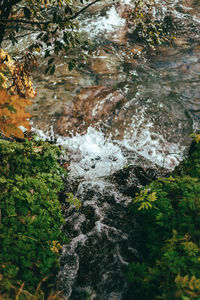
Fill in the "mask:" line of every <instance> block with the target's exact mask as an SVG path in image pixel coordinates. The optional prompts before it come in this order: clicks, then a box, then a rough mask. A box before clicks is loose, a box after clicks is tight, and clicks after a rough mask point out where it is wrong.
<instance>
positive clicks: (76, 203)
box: [66, 193, 82, 210]
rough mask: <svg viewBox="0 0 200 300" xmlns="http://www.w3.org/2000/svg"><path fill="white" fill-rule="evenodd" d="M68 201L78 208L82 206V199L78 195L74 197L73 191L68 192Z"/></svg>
mask: <svg viewBox="0 0 200 300" xmlns="http://www.w3.org/2000/svg"><path fill="white" fill-rule="evenodd" d="M66 201H67V202H68V203H69V204H70V205H73V206H74V207H75V208H76V209H77V210H79V208H81V206H82V203H81V201H80V200H79V199H78V198H77V197H74V195H73V194H72V193H67V199H66Z"/></svg>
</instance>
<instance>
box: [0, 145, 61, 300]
mask: <svg viewBox="0 0 200 300" xmlns="http://www.w3.org/2000/svg"><path fill="white" fill-rule="evenodd" d="M59 155H60V150H59V149H58V148H57V147H55V146H52V145H49V144H48V143H46V142H31V141H27V140H26V141H25V142H24V143H16V142H9V141H4V140H0V191H1V193H0V212H1V217H0V299H15V297H16V299H44V297H45V296H44V295H45V293H46V292H47V291H49V289H50V288H52V286H51V284H52V280H54V281H55V278H53V279H52V277H53V276H52V275H55V273H56V271H57V270H58V267H59V265H58V256H59V252H60V250H61V248H62V246H61V244H62V243H63V242H66V238H64V237H63V234H62V232H61V229H60V227H61V225H62V224H63V223H64V220H63V217H62V214H61V207H60V203H59V200H58V194H59V192H60V191H61V189H62V188H63V180H62V174H63V172H64V171H63V169H62V168H61V167H60V165H59V163H58V162H57V159H58V156H59ZM54 277H55V276H54ZM41 284H42V289H43V291H42V289H41ZM50 286H51V287H50ZM34 294H35V295H36V296H33V295H34ZM31 295H32V296H31ZM45 299H47V298H45Z"/></svg>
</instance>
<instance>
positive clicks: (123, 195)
mask: <svg viewBox="0 0 200 300" xmlns="http://www.w3.org/2000/svg"><path fill="white" fill-rule="evenodd" d="M155 3H156V5H155V8H154V10H153V12H152V14H153V15H154V16H157V18H159V19H160V20H164V19H165V20H168V23H169V20H171V19H172V20H173V22H174V23H175V24H176V28H175V29H174V30H175V31H176V35H177V38H176V40H175V41H174V44H173V46H172V47H171V46H164V47H159V48H157V50H155V51H151V50H148V49H147V47H146V46H145V45H144V44H142V43H141V42H138V41H137V40H135V38H134V33H133V30H132V25H131V23H130V22H128V21H127V20H128V17H129V16H130V11H131V9H132V8H133V7H134V2H133V3H132V1H131V0H130V1H128V0H126V1H125V0H124V1H118V2H112V3H111V2H110V1H104V2H103V3H98V4H96V5H95V6H94V7H91V8H90V11H89V12H88V13H85V14H84V16H82V17H81V19H80V24H81V26H80V27H81V35H82V37H85V36H86V37H89V38H91V40H92V41H93V48H92V49H91V50H90V53H86V55H88V61H87V62H86V63H84V62H83V63H81V65H80V68H79V69H77V70H74V71H72V72H69V71H68V68H67V59H68V58H65V57H63V58H62V59H59V61H58V67H57V70H56V73H55V75H54V76H52V77H48V76H44V75H43V74H42V71H43V69H44V66H43V65H42V67H41V70H40V69H38V70H37V73H36V74H35V75H34V82H35V83H36V86H37V89H38V96H37V99H36V101H35V103H34V104H33V105H32V107H31V113H32V115H33V119H32V122H33V127H34V128H35V132H36V133H38V134H39V135H41V136H42V137H44V138H45V137H47V138H48V136H50V138H51V139H53V140H56V142H57V144H59V145H62V146H64V147H65V148H66V149H67V151H68V154H67V157H65V156H64V157H63V159H64V161H65V167H66V168H67V170H68V173H69V176H68V178H67V179H66V192H72V193H73V194H74V195H75V197H78V198H79V200H80V201H81V203H82V206H81V208H80V209H76V208H75V207H74V206H70V205H69V204H68V203H67V201H66V198H67V196H66V195H65V194H63V213H64V216H65V218H66V225H65V227H64V228H63V230H64V232H65V233H66V235H67V236H68V237H69V238H70V243H69V244H68V245H65V246H64V248H63V253H62V257H61V261H60V262H61V270H60V273H59V274H58V279H59V281H60V287H61V288H62V289H63V291H64V293H65V295H66V299H71V300H76V299H77V300H81V299H99V300H115V299H116V300H120V299H123V300H128V299H131V300H134V299H135V298H134V292H131V293H130V292H128V289H129V287H128V283H127V281H126V277H125V273H126V271H127V266H128V264H129V263H130V262H131V261H133V260H137V259H138V257H140V253H138V251H137V249H138V246H139V241H140V240H141V239H142V237H141V236H140V226H141V224H140V225H139V224H136V222H135V220H134V218H133V217H132V216H131V215H130V214H129V210H128V205H129V203H130V202H131V200H132V197H133V196H134V194H135V193H136V192H137V191H138V189H139V188H140V187H142V186H144V185H146V184H148V183H149V182H150V181H151V180H153V179H154V178H156V177H157V176H162V175H164V174H166V173H167V172H169V170H172V169H173V168H174V167H175V166H176V165H177V164H178V163H179V162H180V161H181V160H182V159H183V158H184V155H186V154H187V150H188V147H189V144H190V142H191V139H190V138H189V135H190V134H191V133H192V132H194V131H197V130H199V127H200V89H199V83H200V79H199V74H200V44H199V40H200V39H199V37H200V34H199V33H200V8H199V6H200V5H199V4H198V0H197V1H195V0H194V1H187V0H183V1H181V0H176V1H158V0H157V1H155ZM25 42H26V43H27V41H25Z"/></svg>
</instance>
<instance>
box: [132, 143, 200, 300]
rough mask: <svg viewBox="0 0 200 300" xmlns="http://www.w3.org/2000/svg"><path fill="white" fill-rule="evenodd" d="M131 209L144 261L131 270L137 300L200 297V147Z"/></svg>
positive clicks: (161, 179) (195, 146) (198, 145)
mask: <svg viewBox="0 0 200 300" xmlns="http://www.w3.org/2000/svg"><path fill="white" fill-rule="evenodd" d="M147 195H148V196H147ZM151 195H154V197H151ZM152 199H153V200H152ZM131 210H132V212H133V214H134V215H136V216H137V219H138V222H139V223H140V224H142V228H143V232H142V241H141V253H142V257H141V261H140V262H133V263H132V264H130V267H129V271H128V277H129V280H130V282H132V283H133V286H134V289H135V291H136V294H137V295H138V299H144V300H145V299H152V300H153V299H166V300H169V299H170V300H173V299H187V300H188V299H200V144H199V143H196V144H193V146H192V150H191V152H190V157H189V158H188V159H187V160H185V161H184V162H182V163H181V164H180V166H178V167H177V168H176V170H175V171H174V172H173V173H172V174H171V176H170V177H169V178H160V179H157V180H156V181H154V182H152V183H151V184H150V185H149V186H148V187H145V189H143V190H142V191H141V192H140V194H139V195H137V196H136V197H135V199H134V200H133V203H132V206H131Z"/></svg>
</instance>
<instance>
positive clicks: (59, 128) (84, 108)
mask: <svg viewBox="0 0 200 300" xmlns="http://www.w3.org/2000/svg"><path fill="white" fill-rule="evenodd" d="M123 98H124V97H123V95H122V94H120V93H119V92H117V91H114V90H113V89H111V88H110V87H107V86H101V85H99V86H91V87H86V88H82V89H81V90H80V92H79V93H78V94H77V95H76V97H75V98H74V100H73V103H72V104H71V105H69V106H67V107H66V108H65V110H64V113H63V114H62V115H61V116H60V118H59V119H58V121H57V123H56V126H55V130H56V132H58V133H59V134H61V135H64V136H67V135H70V132H72V131H73V130H74V129H75V130H76V132H79V133H85V132H86V130H87V128H88V127H89V126H91V125H93V126H95V127H101V126H102V125H103V124H104V126H106V124H109V122H111V119H113V118H114V116H115V114H116V113H117V111H118V108H119V107H120V103H121V100H122V99H123Z"/></svg>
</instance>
